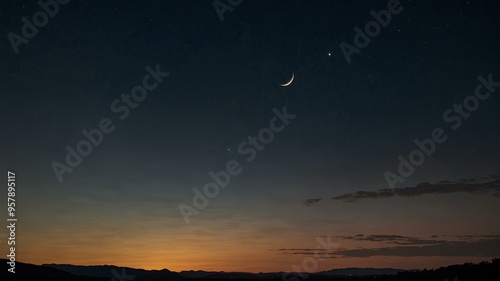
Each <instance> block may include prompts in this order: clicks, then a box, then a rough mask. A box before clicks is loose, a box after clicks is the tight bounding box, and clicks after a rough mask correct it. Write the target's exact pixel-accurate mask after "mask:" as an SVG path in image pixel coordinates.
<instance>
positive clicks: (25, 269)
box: [0, 259, 500, 281]
mask: <svg viewBox="0 0 500 281" xmlns="http://www.w3.org/2000/svg"><path fill="white" fill-rule="evenodd" d="M7 262H8V260H6V259H0V263H1V264H2V266H1V267H0V270H1V273H0V276H1V277H2V278H1V280H30V281H45V280H47V281H105V280H106V281H131V280H134V281H170V280H190V281H203V280H210V281H214V280H225V281H227V280H247V281H248V280H276V281H287V280H288V281H301V280H302V281H305V280H311V281H312V280H315V281H316V280H373V279H374V278H376V279H377V280H381V281H384V280H387V281H389V280H390V281H414V280H415V281H417V280H418V281H421V280H426V281H427V280H429V281H433V280H435V281H444V280H449V281H451V280H456V281H468V280H471V281H475V280H491V281H493V280H500V259H493V260H492V261H491V262H481V263H479V264H472V263H466V264H462V265H451V266H447V267H441V268H438V269H433V270H427V269H424V270H418V271H417V270H415V271H404V270H398V269H392V268H344V269H333V270H328V271H322V272H318V273H313V274H308V275H307V277H304V275H297V274H293V273H292V274H288V275H286V278H284V277H283V272H270V273H247V272H223V271H221V272H210V271H181V272H173V271H170V270H168V269H163V270H144V269H135V268H124V267H117V266H112V265H102V266H78V265H68V264H64V265H61V264H44V265H33V264H27V263H21V262H16V273H15V274H12V273H9V272H8V271H7V269H8V268H9V266H8V265H7Z"/></svg>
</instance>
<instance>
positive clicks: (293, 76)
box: [280, 73, 295, 87]
mask: <svg viewBox="0 0 500 281" xmlns="http://www.w3.org/2000/svg"><path fill="white" fill-rule="evenodd" d="M294 78H295V73H292V79H290V81H288V82H287V83H285V84H280V86H281V87H287V86H289V85H290V84H292V82H293V79H294Z"/></svg>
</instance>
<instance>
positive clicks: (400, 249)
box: [278, 235, 500, 258]
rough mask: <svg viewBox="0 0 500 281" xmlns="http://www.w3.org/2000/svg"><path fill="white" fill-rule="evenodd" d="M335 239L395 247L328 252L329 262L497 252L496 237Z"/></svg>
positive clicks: (294, 251)
mask: <svg viewBox="0 0 500 281" xmlns="http://www.w3.org/2000/svg"><path fill="white" fill-rule="evenodd" d="M337 238H339V239H346V240H358V241H377V242H389V243H392V244H395V245H391V246H383V247H375V248H358V247H356V248H352V249H345V248H344V249H336V250H333V251H328V255H329V256H328V257H330V258H349V257H362V258H366V257H373V256H399V257H416V256H427V257H436V256H455V257H458V256H470V257H495V256H498V254H499V251H498V249H500V235H465V236H452V237H451V238H452V239H422V238H416V237H407V236H401V235H356V236H338V237H337ZM278 251H281V252H283V253H284V254H293V255H311V254H312V253H313V249H308V248H304V249H297V248H290V249H278Z"/></svg>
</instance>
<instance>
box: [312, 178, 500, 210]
mask: <svg viewBox="0 0 500 281" xmlns="http://www.w3.org/2000/svg"><path fill="white" fill-rule="evenodd" d="M492 191H493V193H492V195H493V196H495V197H500V176H499V174H496V175H492V176H489V177H483V178H478V179H460V180H458V181H453V182H452V181H441V182H437V183H434V184H431V183H427V182H424V183H420V184H418V185H417V186H413V187H402V188H394V189H389V188H386V189H379V190H377V191H358V192H355V193H346V194H343V195H339V196H335V197H333V198H332V199H333V200H341V201H345V202H356V201H358V200H361V199H368V198H372V199H377V198H390V197H415V196H422V195H427V194H446V193H455V192H467V193H479V194H487V193H489V192H492ZM322 199H323V198H318V199H308V200H305V201H304V204H305V205H306V206H310V205H312V204H314V203H317V202H319V201H320V200H322Z"/></svg>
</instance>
